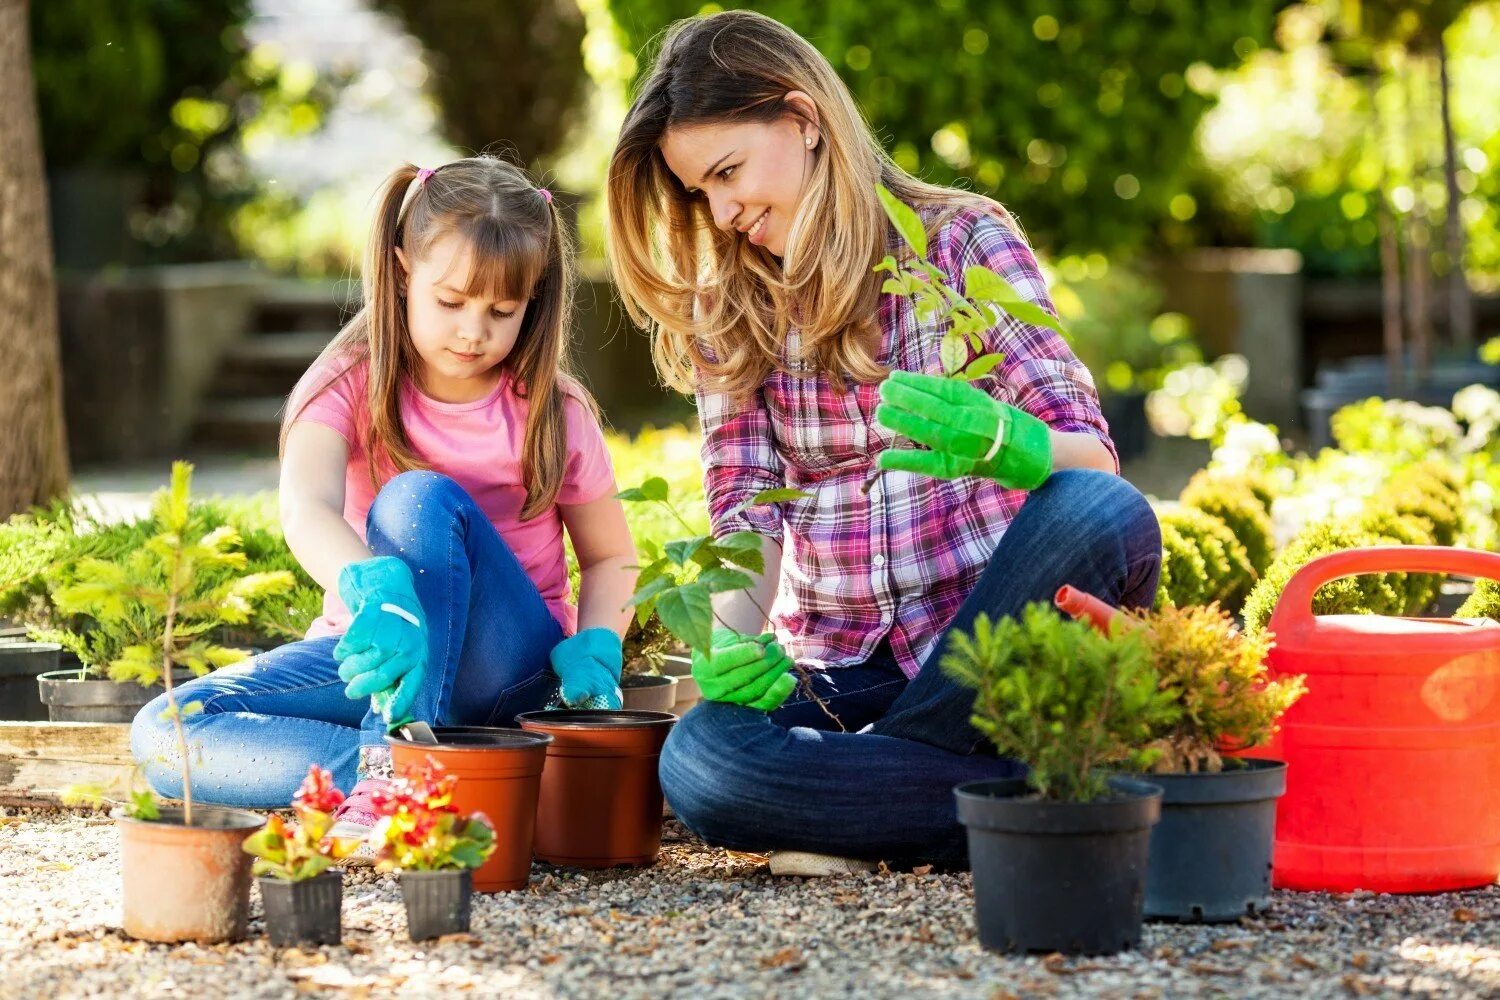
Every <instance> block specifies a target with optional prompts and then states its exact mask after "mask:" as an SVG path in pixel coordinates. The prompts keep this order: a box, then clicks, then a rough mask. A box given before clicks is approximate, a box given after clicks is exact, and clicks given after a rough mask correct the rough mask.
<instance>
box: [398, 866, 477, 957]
mask: <svg viewBox="0 0 1500 1000" xmlns="http://www.w3.org/2000/svg"><path fill="white" fill-rule="evenodd" d="M473 875H474V873H473V872H471V871H439V872H417V871H413V872H402V873H401V875H400V879H401V899H402V901H403V902H404V903H406V932H407V934H409V935H410V936H411V939H412V940H413V941H426V940H428V939H429V938H435V937H442V936H443V935H444V934H464V933H467V932H468V930H469V897H470V896H471V895H472V894H473V891H474V880H473Z"/></svg>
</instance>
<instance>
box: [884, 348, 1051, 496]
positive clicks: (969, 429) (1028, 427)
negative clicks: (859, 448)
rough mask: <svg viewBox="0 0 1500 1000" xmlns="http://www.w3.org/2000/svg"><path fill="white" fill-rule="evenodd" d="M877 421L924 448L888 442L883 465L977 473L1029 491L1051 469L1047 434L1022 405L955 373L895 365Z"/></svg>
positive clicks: (928, 472) (938, 474) (943, 475)
mask: <svg viewBox="0 0 1500 1000" xmlns="http://www.w3.org/2000/svg"><path fill="white" fill-rule="evenodd" d="M880 400H881V402H880V406H879V407H877V408H876V410H875V420H876V422H877V423H879V424H880V426H882V427H884V428H885V429H886V430H888V431H890V432H891V433H893V434H900V435H903V436H905V437H908V438H910V439H911V440H913V441H915V442H916V443H917V444H921V445H926V446H927V447H928V448H930V449H931V450H930V451H918V450H916V449H912V448H893V449H890V450H889V451H883V452H881V453H880V457H879V459H877V464H878V465H879V466H880V467H881V468H882V469H899V470H901V471H904V472H916V473H919V474H921V475H924V476H932V477H934V478H938V479H957V478H958V477H960V476H983V477H984V478H986V479H993V480H994V481H995V482H997V483H999V484H1000V485H1001V486H1004V487H1005V488H1006V489H1011V490H1032V489H1036V488H1037V487H1038V486H1040V485H1042V483H1044V482H1046V481H1047V477H1048V476H1050V475H1051V474H1052V434H1051V431H1050V430H1049V429H1048V427H1047V425H1046V424H1045V423H1043V422H1042V421H1041V420H1039V419H1038V418H1037V417H1035V416H1033V415H1031V414H1030V413H1027V412H1026V411H1025V410H1021V409H1017V408H1016V407H1014V406H1011V405H1010V404H1009V403H1002V402H1000V400H998V399H996V398H995V397H993V396H991V395H990V394H989V393H987V392H985V391H984V390H982V389H980V388H978V387H976V386H973V385H970V384H969V383H968V382H964V381H960V380H958V379H946V378H939V377H938V376H936V375H923V374H919V373H915V372H904V371H893V372H891V375H890V377H889V378H887V379H886V380H885V381H884V382H882V383H881V384H880Z"/></svg>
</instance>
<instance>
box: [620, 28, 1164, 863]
mask: <svg viewBox="0 0 1500 1000" xmlns="http://www.w3.org/2000/svg"><path fill="white" fill-rule="evenodd" d="M877 183H880V184H884V185H885V186H886V187H887V188H889V189H890V190H891V191H893V192H894V193H895V194H896V196H897V197H898V198H900V199H901V200H902V201H904V202H905V203H907V204H908V205H910V206H912V207H913V208H914V209H916V210H917V211H918V213H919V214H920V215H921V216H922V218H923V220H924V223H925V225H926V228H927V231H928V235H929V249H928V257H929V259H931V260H932V262H933V263H934V264H935V265H936V266H937V267H938V268H939V269H941V270H942V271H943V272H944V275H945V277H946V280H947V282H948V283H949V284H950V285H952V286H953V287H955V288H957V289H958V290H960V291H963V289H964V274H965V269H966V268H967V267H969V266H971V265H975V264H982V265H985V266H986V267H989V268H991V269H992V270H994V271H996V272H998V273H999V274H1001V275H1002V276H1004V277H1005V278H1006V279H1008V280H1009V281H1010V282H1011V284H1012V285H1014V286H1015V287H1016V288H1017V289H1018V290H1019V291H1020V292H1021V294H1022V295H1023V296H1025V297H1027V298H1028V299H1030V300H1031V301H1033V302H1035V303H1037V304H1038V305H1040V306H1042V307H1044V308H1046V309H1047V310H1048V311H1049V312H1050V311H1051V303H1050V302H1049V301H1048V298H1047V290H1046V286H1045V283H1044V282H1043V280H1042V277H1041V274H1040V272H1039V271H1038V268H1037V264H1036V261H1035V258H1034V257H1033V255H1032V252H1031V250H1030V249H1029V248H1028V247H1027V245H1026V242H1025V241H1024V239H1023V238H1022V236H1021V233H1020V230H1019V228H1018V227H1017V226H1016V224H1015V222H1014V220H1013V219H1012V218H1011V217H1010V215H1009V214H1008V213H1007V212H1006V211H1005V210H1004V209H1003V208H1002V207H1001V206H999V205H998V204H996V203H995V202H993V201H991V200H989V199H987V198H983V197H980V196H978V195H974V194H971V193H968V192H964V191H959V190H953V189H948V188H942V187H937V186H934V185H930V184H925V183H923V182H921V181H919V180H916V179H915V178H913V177H911V176H910V175H908V174H906V173H905V172H903V171H902V170H901V169H900V168H899V167H897V166H896V165H895V164H894V163H893V162H892V161H891V159H890V158H889V157H888V156H887V155H886V154H885V153H884V152H883V151H882V149H881V147H880V145H879V143H878V142H877V140H876V138H875V136H874V134H873V133H872V132H871V130H870V128H869V127H868V125H866V123H865V122H864V120H863V118H862V116H861V114H860V111H859V109H858V107H857V106H856V105H855V104H854V101H853V99H852V97H851V96H850V94H849V91H848V90H847V88H846V87H845V86H844V85H843V83H842V82H841V81H840V80H839V78H838V76H837V75H836V74H835V73H834V71H833V69H832V67H831V66H830V65H829V64H828V62H827V60H825V59H824V58H823V57H822V56H821V55H820V54H819V53H818V52H817V50H816V49H814V48H813V47H812V46H811V45H810V44H808V42H806V41H805V40H803V39H802V38H800V37H799V36H798V35H797V34H796V33H794V32H792V31H791V30H789V29H787V28H786V27H784V26H783V25H781V24H778V23H777V22H775V21H772V20H770V19H768V18H766V17H763V16H760V15H757V14H754V13H750V12H747V11H730V12H725V13H721V14H714V15H711V16H707V17H700V18H695V19H691V20H688V21H684V22H680V23H679V24H677V25H676V26H674V29H673V30H672V31H671V32H669V34H668V36H667V38H666V40H665V42H664V43H663V45H662V48H661V51H660V52H659V54H658V56H657V58H656V61H655V65H654V68H653V69H652V72H651V73H650V75H649V77H648V78H647V79H646V80H645V82H644V83H643V85H642V86H641V87H640V89H639V91H638V93H637V95H636V97H635V99H634V102H633V104H632V106H631V108H630V111H629V113H628V115H627V117H626V120H625V124H624V126H623V129H622V131H621V134H620V138H619V141H618V143H617V144H616V147H615V151H614V154H613V159H612V161H611V164H610V170H609V183H608V210H609V221H610V226H609V233H610V243H609V251H610V258H611V263H612V266H613V268H614V272H615V275H616V278H617V280H618V283H619V286H620V289H621V292H622V293H623V297H624V301H625V303H626V306H627V308H628V309H629V310H630V312H631V315H632V316H633V317H634V318H635V320H636V321H637V322H638V323H640V324H642V325H645V326H648V327H650V328H651V329H652V331H653V333H654V338H655V339H654V349H655V352H656V358H657V363H658V367H659V369H660V370H661V372H662V374H663V376H664V377H665V378H667V379H668V380H669V381H670V382H671V383H672V384H674V385H676V386H678V387H679V388H681V389H683V390H684V391H686V390H689V389H692V390H695V391H696V393H697V399H698V413H699V416H700V418H701V421H702V425H703V435H704V443H703V458H704V468H705V488H706V492H707V495H708V503H709V512H710V518H711V521H712V523H713V526H714V531H715V533H716V534H718V533H723V532H729V531H736V530H750V531H756V532H760V533H761V534H763V535H764V536H766V544H765V546H764V548H765V550H766V553H767V558H766V573H765V574H764V575H763V577H762V579H761V581H760V583H759V585H758V586H757V587H756V588H755V589H754V590H753V591H751V592H740V593H737V594H723V595H718V597H717V598H716V611H717V613H718V615H719V617H720V619H721V620H722V621H723V622H725V623H727V625H729V626H732V627H726V628H720V629H719V630H717V632H716V633H715V635H714V637H713V649H712V653H711V655H708V656H702V655H699V656H696V657H695V660H694V665H693V673H694V676H695V677H696V678H697V679H698V681H699V684H700V686H701V688H702V690H703V692H704V695H705V698H707V699H710V700H707V701H705V702H704V703H703V704H702V705H701V706H700V707H699V708H697V709H695V710H694V711H693V712H690V713H689V714H688V715H687V716H686V717H685V718H684V719H683V720H682V721H681V722H680V723H679V724H678V726H677V727H676V729H675V730H674V732H673V733H672V735H671V737H670V738H669V739H668V741H667V745H666V748H665V750H664V752H663V755H662V762H661V776H662V784H663V787H664V788H665V791H666V795H667V798H668V800H669V801H670V802H671V804H672V807H673V808H674V809H675V810H676V813H677V815H678V817H679V818H680V819H681V820H682V821H683V822H684V823H685V824H686V825H687V826H688V827H689V828H691V829H693V830H694V831H696V832H697V833H699V834H700V835H702V836H703V837H705V838H706V839H708V840H710V841H712V842H715V843H719V844H724V845H726V846H728V847H731V848H738V849H742V850H752V851H763V850H771V851H773V852H774V853H773V854H772V856H771V868H772V871H773V872H785V873H792V874H802V875H811V874H820V873H825V872H829V871H842V870H851V869H859V868H869V867H871V866H872V862H873V861H875V860H876V859H881V858H884V859H888V860H892V861H900V862H905V861H914V860H918V859H927V860H937V861H951V862H961V861H962V860H963V859H964V857H965V849H964V843H963V833H962V829H961V828H960V827H959V825H958V823H957V820H956V817H955V810H954V803H953V793H952V789H953V786H954V785H956V784H958V783H960V782H962V781H967V780H970V779H975V778H981V777H996V776H1005V775H1010V774H1014V773H1017V768H1018V765H1016V764H1015V763H1014V762H1011V761H1006V760H999V759H997V758H996V757H995V756H994V755H993V753H987V752H985V750H984V744H983V741H982V739H981V737H980V734H979V733H978V732H977V731H976V730H975V729H974V728H973V726H972V725H971V724H970V722H969V715H970V710H971V706H972V704H973V692H972V691H969V690H967V689H963V688H960V687H958V686H957V685H955V684H954V683H953V682H952V681H950V680H949V679H948V678H947V677H945V676H944V675H943V673H942V671H941V670H940V669H939V664H938V661H939V660H940V659H941V656H942V653H943V647H944V639H945V636H946V635H947V633H948V632H950V631H952V630H954V629H968V628H970V627H971V625H972V623H973V621H974V619H975V617H976V616H977V615H978V614H980V613H981V612H982V613H986V614H988V615H990V616H991V617H998V616H1001V615H1014V614H1016V613H1017V612H1018V611H1019V610H1020V609H1021V608H1022V607H1023V606H1024V605H1025V604H1026V603H1027V602H1029V601H1035V600H1049V599H1050V598H1051V596H1052V595H1053V593H1054V591H1055V590H1056V588H1057V587H1058V586H1059V585H1060V584H1062V583H1071V584H1073V585H1074V586H1078V587H1081V588H1083V589H1084V590H1087V591H1090V592H1092V593H1094V594H1096V595H1098V596H1099V597H1101V598H1103V599H1104V600H1106V601H1109V602H1111V603H1113V604H1120V605H1142V604H1148V603H1150V602H1151V600H1152V598H1153V596H1154V594H1155V591H1156V584H1157V576H1158V572H1159V568H1160V545H1161V542H1160V535H1159V530H1158V528H1157V524H1156V520H1155V518H1154V516H1153V514H1152V511H1151V508H1150V507H1149V506H1148V505H1147V503H1146V501H1145V499H1144V498H1143V497H1142V496H1141V495H1140V494H1139V493H1138V492H1137V491H1136V490H1135V489H1134V488H1132V487H1131V486H1130V485H1129V484H1128V483H1126V482H1125V481H1124V480H1122V479H1120V478H1119V477H1118V476H1117V475H1116V474H1115V473H1116V471H1117V462H1116V457H1115V452H1114V447H1113V445H1112V444H1111V442H1110V439H1109V434H1108V429H1107V427H1106V426H1105V423H1104V420H1103V418H1102V417H1101V416H1100V413H1099V405H1098V397H1097V394H1096V392H1095V389H1094V384H1093V381H1092V379H1091V378H1090V376H1089V373H1088V371H1087V370H1086V369H1085V368H1084V367H1083V365H1082V364H1080V363H1079V361H1078V360H1077V359H1076V358H1075V357H1074V356H1073V354H1072V352H1071V351H1070V350H1069V349H1068V346H1067V344H1066V343H1065V342H1064V341H1063V340H1062V339H1061V338H1059V337H1057V336H1056V335H1054V334H1053V333H1051V332H1049V331H1048V330H1046V329H1043V328H1041V327H1035V326H1030V325H1027V324H1025V323H1021V322H1018V321H1016V320H1015V319H1013V318H1010V317H1006V318H1004V319H1002V320H1000V321H999V322H997V323H996V324H995V325H994V326H993V327H992V328H990V329H989V330H988V331H986V333H985V334H984V337H983V340H984V341H985V343H984V351H985V353H989V352H1000V353H1003V354H1004V355H1005V360H1004V363H1003V364H1002V365H1001V366H1000V367H999V368H997V369H995V371H994V372H993V373H992V374H991V375H990V376H987V377H985V378H982V379H980V380H978V381H976V382H974V383H972V384H963V383H959V382H950V381H948V380H945V379H942V378H940V377H938V376H937V375H935V374H932V373H939V372H941V371H942V370H943V368H942V364H941V361H940V358H939V344H940V341H941V336H942V332H943V326H942V324H941V323H940V322H939V321H938V320H936V319H934V318H932V317H923V316H921V315H919V314H918V313H917V312H916V311H915V310H914V309H913V307H912V303H911V301H910V299H909V298H907V297H905V296H898V295H888V294H882V292H881V283H882V280H883V279H884V278H885V277H886V275H884V274H878V273H875V272H873V271H872V268H873V267H874V265H876V264H877V263H879V262H880V261H881V259H882V258H883V257H884V256H885V255H886V254H888V253H889V254H894V255H896V256H897V257H898V258H899V257H901V256H902V255H903V251H902V244H901V241H900V239H899V237H898V236H897V235H896V233H895V231H894V229H893V228H892V227H891V226H889V225H888V223H887V221H886V217H885V215H884V213H883V211H882V209H881V206H880V203H879V201H878V199H877V196H876V185H877ZM867 484H872V485H871V486H870V488H869V489H868V490H866V489H865V486H866V485H867ZM780 486H792V487H796V488H798V489H801V490H804V491H806V492H808V493H810V494H812V495H811V497H809V498H807V499H800V500H795V501H792V502H789V503H785V504H781V505H777V506H774V507H772V506H761V507H752V508H750V509H749V510H744V511H739V508H740V507H741V505H742V504H743V503H744V502H745V501H746V500H748V499H749V498H750V497H752V496H754V495H755V494H756V493H757V492H759V491H761V490H764V489H767V488H771V487H780ZM783 543H784V544H785V550H784V551H783V548H782V546H783ZM772 597H775V598H776V602H775V605H774V607H773V608H772V615H771V618H772V621H771V622H770V623H769V624H770V625H771V627H772V628H773V629H774V634H772V633H767V634H765V635H760V633H761V632H762V630H763V629H765V628H766V627H767V622H766V621H765V620H764V618H763V616H762V614H761V612H760V611H759V610H758V609H759V608H765V607H768V606H769V605H770V600H771V598H772ZM751 637H754V638H751ZM793 660H796V661H799V662H801V663H802V664H804V665H805V666H807V667H811V668H814V669H813V671H812V673H813V678H814V679H813V688H814V691H815V693H816V694H817V696H818V697H819V698H820V699H821V700H822V701H823V702H825V703H826V704H827V706H828V708H830V709H831V710H832V713H833V714H834V715H836V716H837V717H838V723H837V724H836V723H835V722H834V721H833V720H832V719H830V718H829V717H828V715H827V714H825V713H824V712H823V710H822V708H821V707H819V706H818V705H817V704H816V702H814V701H812V700H811V699H809V698H807V697H789V695H790V693H791V692H792V690H793V689H794V687H795V686H796V682H795V679H794V677H793V675H791V674H790V673H789V670H790V668H791V665H792V661H793ZM767 713H769V714H767ZM840 729H842V730H844V731H840Z"/></svg>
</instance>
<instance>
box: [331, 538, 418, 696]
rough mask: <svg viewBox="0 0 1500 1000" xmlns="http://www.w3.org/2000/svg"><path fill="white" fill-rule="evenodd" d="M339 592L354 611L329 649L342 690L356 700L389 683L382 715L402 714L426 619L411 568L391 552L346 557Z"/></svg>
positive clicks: (413, 687) (412, 690)
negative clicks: (389, 693)
mask: <svg viewBox="0 0 1500 1000" xmlns="http://www.w3.org/2000/svg"><path fill="white" fill-rule="evenodd" d="M339 596H340V597H342V598H343V599H344V603H345V604H346V605H347V606H348V608H349V610H350V611H352V612H353V613H354V620H353V621H352V622H350V624H349V631H347V632H345V633H344V637H343V638H342V639H340V640H339V644H338V645H337V646H335V647H334V649H333V657H334V659H336V660H338V661H339V677H340V679H342V680H343V681H344V682H345V683H346V684H347V685H348V686H347V687H346V688H344V694H345V695H346V696H347V697H349V698H352V699H354V700H356V701H358V700H361V699H364V698H369V697H370V696H371V695H376V694H380V693H381V692H383V691H386V690H388V689H390V688H392V687H394V688H396V691H395V694H394V695H393V696H392V697H391V699H390V702H389V704H388V705H387V706H385V708H384V709H383V711H384V713H385V716H386V721H388V722H397V721H400V720H404V719H406V718H407V715H408V713H409V712H410V711H411V707H412V704H413V703H414V702H415V701H416V698H417V690H418V688H420V687H421V686H422V676H423V673H424V672H425V669H426V666H427V621H426V617H425V616H424V615H423V613H422V604H421V602H420V601H418V600H417V592H416V585H415V584H414V583H413V581H412V576H411V569H410V568H409V567H408V566H407V565H406V563H404V562H402V561H401V560H400V559H397V558H396V557H395V556H378V557H376V558H374V559H365V560H362V561H360V562H354V563H350V564H349V565H348V566H345V567H344V569H343V571H342V572H340V573H339Z"/></svg>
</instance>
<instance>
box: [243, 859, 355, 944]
mask: <svg viewBox="0 0 1500 1000" xmlns="http://www.w3.org/2000/svg"><path fill="white" fill-rule="evenodd" d="M255 881H256V883H257V884H258V885H259V886H260V900H261V903H262V904H263V905H264V907H265V911H266V936H267V937H269V938H270V939H271V943H272V944H273V945H275V946H276V947H278V948H285V947H288V946H289V945H294V944H338V943H340V942H341V941H343V940H344V925H343V920H342V909H343V902H344V873H343V872H342V871H340V870H339V869H337V868H330V869H328V870H327V871H325V872H323V873H322V874H320V875H316V876H314V877H313V878H310V879H304V880H302V881H301V882H288V881H287V880H286V879H280V878H272V877H268V876H261V877H260V878H257V879H256V880H255Z"/></svg>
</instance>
